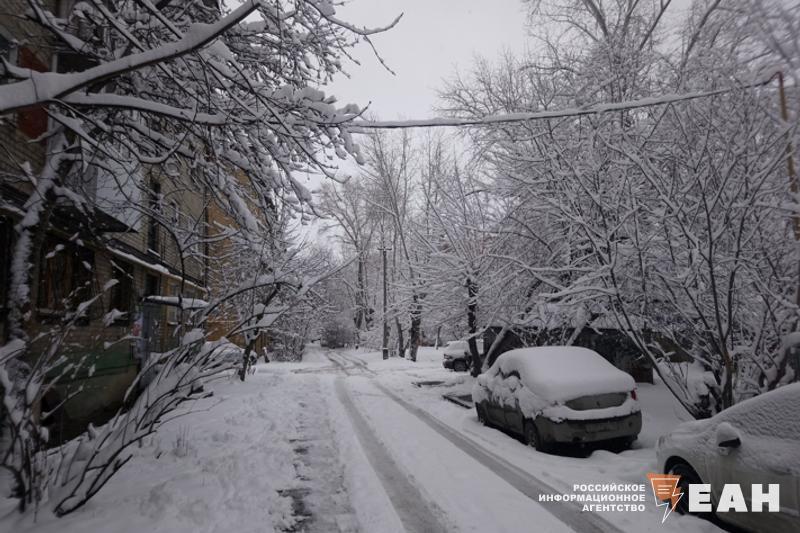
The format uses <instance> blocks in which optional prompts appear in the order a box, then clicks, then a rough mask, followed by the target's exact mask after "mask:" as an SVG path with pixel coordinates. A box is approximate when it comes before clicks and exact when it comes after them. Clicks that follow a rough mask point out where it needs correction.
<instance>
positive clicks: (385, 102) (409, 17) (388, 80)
mask: <svg viewBox="0 0 800 533" xmlns="http://www.w3.org/2000/svg"><path fill="white" fill-rule="evenodd" d="M400 13H403V18H402V19H401V20H400V22H399V23H398V24H397V26H395V27H394V28H393V29H391V30H389V31H388V32H385V33H382V34H379V35H375V36H373V37H372V42H373V44H374V45H375V48H376V49H377V50H378V53H380V55H381V57H382V58H383V60H384V61H385V62H386V64H387V65H388V66H389V67H390V68H391V69H392V70H393V71H394V72H395V74H396V75H393V74H392V73H391V72H389V71H387V70H386V69H385V68H384V67H383V65H381V63H380V61H379V60H378V59H377V58H376V57H375V55H374V53H373V52H372V49H371V48H370V46H369V45H368V44H366V43H361V44H360V45H359V46H358V47H357V48H356V49H355V50H353V51H352V52H351V53H352V55H353V56H354V57H355V58H356V59H357V60H358V61H359V62H360V63H361V64H360V65H356V64H353V63H345V64H344V67H345V71H346V72H347V73H348V74H349V75H350V77H349V78H348V77H347V76H344V75H340V76H338V77H337V78H336V79H335V80H334V82H333V83H332V84H330V85H328V86H327V87H324V88H323V89H324V90H325V92H326V93H327V94H331V95H334V96H336V98H337V99H338V101H339V104H341V105H344V104H347V103H353V104H357V105H359V106H360V107H361V108H364V107H366V106H369V111H370V112H371V113H376V114H377V115H378V116H379V117H380V118H381V119H383V120H394V119H412V118H427V117H431V116H433V115H434V111H433V107H435V106H436V104H437V91H438V90H439V89H440V88H441V87H442V80H443V79H445V78H449V77H451V76H452V75H453V74H454V73H455V72H456V69H459V70H462V71H466V70H468V69H469V68H470V66H471V64H472V62H473V58H474V57H475V56H476V55H479V56H484V57H487V58H494V57H497V56H498V55H499V54H501V53H502V52H503V51H505V50H510V51H512V52H522V51H523V50H524V49H525V44H526V41H527V38H526V30H525V25H524V23H525V9H524V6H523V3H522V1H521V0H352V1H349V2H348V3H347V4H346V5H344V6H341V7H338V8H337V11H336V14H337V16H338V17H339V18H341V19H342V20H345V21H347V22H349V23H352V24H355V25H357V26H366V27H370V28H375V27H380V26H385V25H387V24H389V23H390V22H391V21H392V20H394V19H395V17H397V16H398V15H399V14H400ZM355 171H357V165H355V163H350V162H348V163H344V164H342V165H341V168H340V172H342V173H343V174H351V173H353V172H355ZM320 179H321V177H320V176H308V177H307V179H306V180H303V181H304V184H305V185H306V186H307V187H308V188H310V189H312V190H314V189H316V188H317V187H318V186H319V183H320ZM318 227H319V225H318V224H317V223H313V224H311V225H310V226H307V227H306V228H304V230H303V231H301V233H302V234H304V235H307V236H308V237H310V238H312V239H313V238H314V235H315V234H316V231H317V229H318Z"/></svg>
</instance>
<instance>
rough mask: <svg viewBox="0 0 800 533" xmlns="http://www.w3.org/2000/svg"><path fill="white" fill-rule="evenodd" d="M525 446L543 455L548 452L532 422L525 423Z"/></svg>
mask: <svg viewBox="0 0 800 533" xmlns="http://www.w3.org/2000/svg"><path fill="white" fill-rule="evenodd" d="M525 444H527V445H528V446H531V447H533V448H536V450H537V451H540V452H543V453H547V452H548V451H549V450H550V446H549V445H548V443H546V442H545V441H543V440H542V438H541V437H540V436H539V432H538V431H536V424H534V423H533V422H525Z"/></svg>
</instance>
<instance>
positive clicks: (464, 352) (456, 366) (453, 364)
mask: <svg viewBox="0 0 800 533" xmlns="http://www.w3.org/2000/svg"><path fill="white" fill-rule="evenodd" d="M475 343H476V344H477V347H478V353H479V354H482V353H483V339H476V340H475ZM442 355H443V356H444V359H443V361H442V366H443V367H445V368H450V369H452V370H455V371H456V372H466V371H467V370H468V369H469V367H470V366H472V355H470V352H469V343H468V342H467V341H450V342H448V343H447V345H446V346H445V347H444V353H443V354H442Z"/></svg>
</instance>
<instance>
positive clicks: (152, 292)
mask: <svg viewBox="0 0 800 533" xmlns="http://www.w3.org/2000/svg"><path fill="white" fill-rule="evenodd" d="M160 285H161V283H160V279H159V277H158V276H153V275H152V274H147V277H145V280H144V295H145V296H157V295H158V293H159V292H160V289H161V288H160Z"/></svg>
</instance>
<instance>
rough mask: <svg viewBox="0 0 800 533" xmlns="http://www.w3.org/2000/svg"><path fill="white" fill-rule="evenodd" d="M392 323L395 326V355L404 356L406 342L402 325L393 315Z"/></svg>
mask: <svg viewBox="0 0 800 533" xmlns="http://www.w3.org/2000/svg"><path fill="white" fill-rule="evenodd" d="M394 324H395V326H396V327H397V357H405V356H406V354H405V351H406V350H405V347H406V342H405V340H404V335H403V325H402V324H400V319H399V318H398V317H395V319H394Z"/></svg>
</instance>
